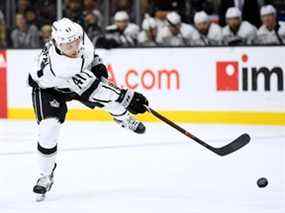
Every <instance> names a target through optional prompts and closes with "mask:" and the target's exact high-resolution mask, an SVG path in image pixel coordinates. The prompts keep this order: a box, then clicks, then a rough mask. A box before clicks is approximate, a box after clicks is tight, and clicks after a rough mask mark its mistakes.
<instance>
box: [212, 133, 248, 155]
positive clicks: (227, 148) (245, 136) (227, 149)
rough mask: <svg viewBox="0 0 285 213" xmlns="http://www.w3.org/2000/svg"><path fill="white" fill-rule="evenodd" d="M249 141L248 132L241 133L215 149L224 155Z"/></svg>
mask: <svg viewBox="0 0 285 213" xmlns="http://www.w3.org/2000/svg"><path fill="white" fill-rule="evenodd" d="M249 142H250V136H249V135H248V134H242V135H241V136H239V137H238V138H237V139H235V140H234V141H233V142H231V143H229V144H227V145H225V146H223V147H221V148H217V149H216V153H217V154H218V155H220V156H225V155H228V154H231V153H232V152H235V151H237V150H239V149H240V148H242V147H244V146H245V145H246V144H248V143H249Z"/></svg>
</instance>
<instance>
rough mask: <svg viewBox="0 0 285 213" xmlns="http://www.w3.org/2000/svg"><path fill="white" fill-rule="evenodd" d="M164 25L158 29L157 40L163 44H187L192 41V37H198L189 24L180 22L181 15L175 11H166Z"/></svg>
mask: <svg viewBox="0 0 285 213" xmlns="http://www.w3.org/2000/svg"><path fill="white" fill-rule="evenodd" d="M166 20H167V22H168V24H167V26H166V27H163V28H161V29H160V30H159V31H158V35H157V42H158V43H159V44H161V45H164V46H188V45H190V44H191V42H193V37H198V35H195V34H198V32H197V31H196V30H195V28H194V27H192V26H191V25H189V24H185V23H183V22H181V17H180V15H178V14H177V13H176V12H171V13H168V14H167V16H166Z"/></svg>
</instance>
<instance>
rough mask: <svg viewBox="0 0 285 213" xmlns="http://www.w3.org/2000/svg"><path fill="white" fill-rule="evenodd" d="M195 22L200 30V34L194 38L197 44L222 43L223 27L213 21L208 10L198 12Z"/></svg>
mask: <svg viewBox="0 0 285 213" xmlns="http://www.w3.org/2000/svg"><path fill="white" fill-rule="evenodd" d="M194 24H195V26H196V29H197V30H198V34H197V35H199V36H198V37H197V38H194V44H195V45H199V46H209V45H221V44H222V39H223V34H222V28H221V27H220V26H219V25H217V24H215V23H211V21H210V18H209V16H208V14H207V13H206V12H204V11H201V12H198V13H196V14H195V16H194ZM195 35H196V34H195Z"/></svg>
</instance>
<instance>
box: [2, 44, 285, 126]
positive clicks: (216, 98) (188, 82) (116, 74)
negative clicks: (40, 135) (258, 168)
mask: <svg viewBox="0 0 285 213" xmlns="http://www.w3.org/2000/svg"><path fill="white" fill-rule="evenodd" d="M39 52H40V50H7V51H1V52H0V83H1V86H0V95H1V96H0V97H1V98H0V111H1V113H0V117H2V118H10V119H33V117H34V115H33V109H32V107H31V106H32V103H31V94H30V93H31V89H30V88H29V87H28V86H27V84H26V78H27V73H28V71H29V70H31V69H35V68H34V64H35V63H34V62H35V59H36V56H37V54H38V53H39ZM97 54H99V55H100V56H101V57H102V58H103V61H104V63H105V64H106V65H107V67H108V71H109V74H110V79H111V80H112V81H113V82H114V83H115V84H117V85H118V86H120V87H123V88H130V89H135V90H137V91H140V92H142V93H144V94H145V95H146V96H147V97H148V98H149V100H150V103H151V106H152V107H153V108H155V109H158V110H159V111H161V112H163V113H164V114H165V115H166V116H169V117H170V118H171V119H173V120H174V121H180V122H193V123H234V124H261V125H263V124H265V125H266V124H271V125H285V98H284V97H285V95H284V77H285V76H284V74H285V72H284V70H285V64H284V60H282V59H283V57H282V56H283V55H284V49H283V48H281V47H246V48H245V47H239V48H224V47H220V48H143V49H114V50H97ZM69 108H70V112H69V114H68V118H69V119H72V120H100V121H105V120H110V119H111V118H110V116H109V115H107V114H106V113H104V112H102V111H101V110H93V111H91V110H88V109H87V108H85V107H83V106H81V105H80V104H79V103H76V102H72V103H70V104H69ZM141 119H143V120H146V121H156V120H155V119H154V118H153V117H152V116H151V115H143V116H141Z"/></svg>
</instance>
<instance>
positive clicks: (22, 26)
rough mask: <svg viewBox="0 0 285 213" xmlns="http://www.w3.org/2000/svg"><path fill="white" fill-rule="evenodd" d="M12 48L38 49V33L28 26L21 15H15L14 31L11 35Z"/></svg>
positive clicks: (31, 26) (34, 28) (32, 26)
mask: <svg viewBox="0 0 285 213" xmlns="http://www.w3.org/2000/svg"><path fill="white" fill-rule="evenodd" d="M11 39H12V46H13V47H14V48H37V47H39V32H38V29H37V27H36V26H34V25H30V26H29V25H28V24H27V20H26V18H25V17H24V16H23V15H22V14H17V15H16V29H14V30H13V31H12V33H11Z"/></svg>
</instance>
